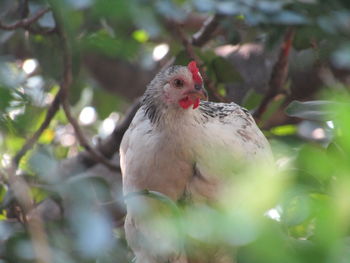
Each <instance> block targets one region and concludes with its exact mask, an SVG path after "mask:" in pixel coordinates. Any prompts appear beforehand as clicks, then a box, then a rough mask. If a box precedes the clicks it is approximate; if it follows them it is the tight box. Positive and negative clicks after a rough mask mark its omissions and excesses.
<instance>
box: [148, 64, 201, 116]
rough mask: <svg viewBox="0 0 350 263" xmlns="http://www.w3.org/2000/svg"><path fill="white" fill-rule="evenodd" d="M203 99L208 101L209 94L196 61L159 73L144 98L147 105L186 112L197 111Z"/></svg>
mask: <svg viewBox="0 0 350 263" xmlns="http://www.w3.org/2000/svg"><path fill="white" fill-rule="evenodd" d="M202 99H207V92H206V90H205V89H204V87H203V79H202V77H201V75H200V73H199V69H198V67H197V65H196V62H195V61H192V62H190V63H189V64H188V66H187V67H185V66H172V67H169V68H167V69H165V70H162V71H161V72H159V73H158V74H157V76H156V77H155V78H154V79H153V81H152V82H151V83H150V85H149V86H148V88H147V91H146V93H145V96H144V102H145V103H150V104H155V103H157V104H162V105H157V106H165V108H175V109H176V108H178V109H185V110H187V109H189V108H191V107H192V109H196V108H197V107H198V106H199V102H200V100H202Z"/></svg>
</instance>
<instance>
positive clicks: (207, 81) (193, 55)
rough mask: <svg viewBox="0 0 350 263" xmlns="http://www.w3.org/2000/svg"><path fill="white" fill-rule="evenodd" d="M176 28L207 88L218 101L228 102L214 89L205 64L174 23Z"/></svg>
mask: <svg viewBox="0 0 350 263" xmlns="http://www.w3.org/2000/svg"><path fill="white" fill-rule="evenodd" d="M173 25H174V27H175V32H176V34H177V36H178V37H179V38H180V39H181V42H182V45H183V46H184V48H185V50H186V53H187V55H188V56H189V57H190V58H191V59H193V60H195V61H196V63H197V64H198V65H199V69H200V72H201V75H202V77H203V80H204V83H205V86H206V87H207V88H208V90H209V91H210V92H211V93H212V94H213V96H214V97H215V99H216V100H218V101H221V102H226V101H227V99H226V98H225V97H223V96H221V95H220V94H219V93H218V92H217V90H216V89H215V87H214V84H213V82H212V81H211V80H210V78H209V77H208V75H207V74H206V71H205V69H204V63H203V61H202V60H201V59H200V58H199V57H198V56H197V54H196V53H195V52H194V49H193V45H192V43H191V42H190V41H189V40H188V38H187V36H186V35H185V33H184V32H183V30H182V28H181V27H180V25H178V24H175V23H173Z"/></svg>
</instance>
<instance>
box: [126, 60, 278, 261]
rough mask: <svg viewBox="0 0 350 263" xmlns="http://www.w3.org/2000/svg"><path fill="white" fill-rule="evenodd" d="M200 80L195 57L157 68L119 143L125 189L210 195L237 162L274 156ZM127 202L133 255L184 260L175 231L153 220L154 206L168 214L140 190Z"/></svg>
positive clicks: (176, 196) (239, 111)
mask: <svg viewBox="0 0 350 263" xmlns="http://www.w3.org/2000/svg"><path fill="white" fill-rule="evenodd" d="M202 82H203V81H202V77H201V75H200V73H199V71H198V68H197V66H196V63H195V62H194V61H193V62H190V63H189V64H188V66H187V67H185V66H172V67H169V68H167V69H165V70H162V71H161V72H159V73H158V74H157V75H156V77H155V78H154V79H153V80H152V82H151V83H150V84H149V86H148V87H147V90H146V91H145V94H144V96H143V99H142V106H141V107H140V109H139V110H138V112H137V113H136V115H135V117H134V119H133V121H132V123H131V125H130V127H129V129H128V130H127V131H126V133H125V135H124V137H123V140H122V143H121V148H120V158H121V169H122V175H123V192H124V195H130V194H132V193H135V192H138V191H141V190H144V189H147V190H152V191H156V192H159V193H161V194H164V195H166V196H167V197H169V198H171V199H172V200H173V201H174V202H177V201H179V200H183V199H186V200H188V199H190V200H191V202H192V203H195V202H215V201H216V200H218V198H219V197H220V195H221V194H222V193H223V191H225V187H226V185H227V184H226V181H227V180H229V178H230V177H234V176H235V174H236V173H238V172H239V169H240V168H239V167H240V166H241V165H243V164H245V163H250V162H255V160H257V159H260V160H266V162H271V161H272V154H271V151H270V147H269V143H268V142H267V140H266V138H265V137H264V135H263V134H262V132H261V131H260V130H259V128H258V127H257V126H256V124H255V122H254V120H253V118H252V116H251V115H250V113H249V112H248V111H247V110H245V109H243V108H241V107H240V106H238V105H237V104H235V103H214V102H208V101H205V100H206V98H207V94H206V91H205V89H204V87H203V83H202ZM126 205H127V216H126V219H125V233H126V239H127V241H128V244H129V246H130V247H131V249H132V250H133V252H134V254H135V256H136V262H137V263H163V262H170V263H185V262H189V261H188V260H187V257H186V254H185V252H184V247H183V245H182V243H181V237H179V235H178V233H176V231H170V230H169V231H168V230H165V229H168V228H166V227H163V226H162V225H161V224H158V222H159V221H157V220H156V219H157V217H156V215H155V214H156V213H160V214H163V215H165V216H169V217H171V215H169V214H167V212H164V211H165V209H164V207H162V205H160V204H159V202H157V200H154V199H152V198H147V197H145V196H141V195H138V198H128V199H127V201H126ZM145 207H147V209H145ZM146 210H147V211H148V213H147V212H145V211H146ZM150 211H151V212H150ZM210 262H229V261H223V260H221V261H220V260H217V261H215V260H214V259H212V260H211V261H210Z"/></svg>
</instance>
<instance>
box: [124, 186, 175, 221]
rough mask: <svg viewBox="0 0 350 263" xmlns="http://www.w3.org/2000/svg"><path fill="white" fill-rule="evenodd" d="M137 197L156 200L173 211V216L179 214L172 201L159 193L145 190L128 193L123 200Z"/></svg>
mask: <svg viewBox="0 0 350 263" xmlns="http://www.w3.org/2000/svg"><path fill="white" fill-rule="evenodd" d="M137 196H146V197H150V198H153V199H156V200H158V201H160V202H162V203H163V204H165V205H167V206H168V207H169V208H170V209H171V210H172V211H173V213H174V214H175V215H179V214H180V210H179V208H178V206H177V204H176V203H175V202H174V201H173V200H172V199H170V198H169V197H168V196H166V195H164V194H162V193H160V192H157V191H150V190H147V189H145V190H141V191H136V192H131V193H128V194H127V195H126V196H125V197H124V199H125V200H126V201H127V200H128V199H131V198H134V197H137Z"/></svg>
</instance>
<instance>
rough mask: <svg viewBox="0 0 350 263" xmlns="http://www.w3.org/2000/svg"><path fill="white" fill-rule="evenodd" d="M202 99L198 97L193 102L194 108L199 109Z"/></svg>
mask: <svg viewBox="0 0 350 263" xmlns="http://www.w3.org/2000/svg"><path fill="white" fill-rule="evenodd" d="M199 102H200V99H199V98H196V100H195V101H194V102H193V109H197V108H198V106H199Z"/></svg>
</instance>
